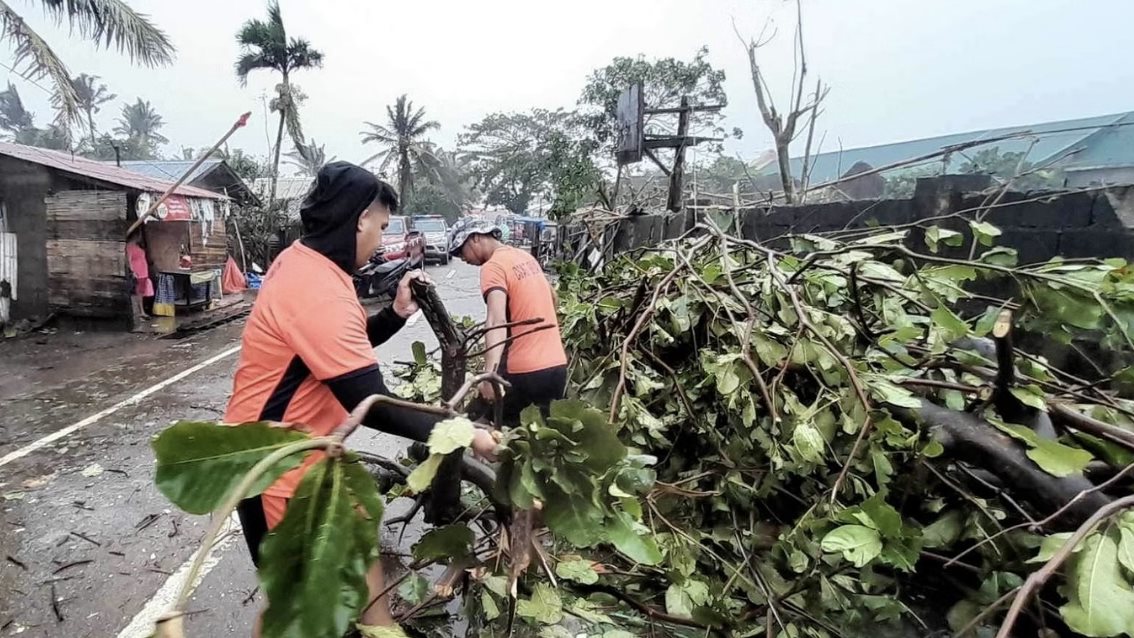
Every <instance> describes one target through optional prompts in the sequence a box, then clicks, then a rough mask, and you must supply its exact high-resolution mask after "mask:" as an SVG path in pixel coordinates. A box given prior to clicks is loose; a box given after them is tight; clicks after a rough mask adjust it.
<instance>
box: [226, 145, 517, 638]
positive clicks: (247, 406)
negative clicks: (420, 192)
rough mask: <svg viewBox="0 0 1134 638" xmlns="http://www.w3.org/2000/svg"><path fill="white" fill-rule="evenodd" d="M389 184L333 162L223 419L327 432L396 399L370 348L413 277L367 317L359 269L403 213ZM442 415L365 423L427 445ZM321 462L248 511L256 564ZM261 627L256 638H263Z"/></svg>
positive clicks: (252, 336) (377, 609)
mask: <svg viewBox="0 0 1134 638" xmlns="http://www.w3.org/2000/svg"><path fill="white" fill-rule="evenodd" d="M397 207H398V197H397V194H396V193H395V192H394V190H393V189H392V188H391V187H390V185H389V184H386V183H385V182H382V181H379V180H378V178H376V177H374V175H372V174H371V173H369V172H368V171H366V170H365V169H362V168H360V167H358V166H355V165H353V164H349V163H347V162H333V163H331V164H327V165H326V166H324V167H323V168H322V169H321V170H320V171H319V175H318V177H317V178H316V179H315V184H314V186H313V188H312V190H311V192H310V193H309V194H308V195H307V198H306V200H305V201H304V203H303V207H302V209H301V210H300V218H301V220H302V222H303V236H302V238H300V240H299V241H297V242H295V243H294V244H292V245H291V246H289V247H288V248H286V249H285V250H284V251H283V252H281V253H280V255H279V257H277V258H276V260H275V262H274V263H273V264H272V267H271V268H270V269H269V270H268V274H267V275H266V276H265V278H264V282H263V285H262V287H261V289H260V294H259V296H258V297H257V299H256V304H255V306H254V307H253V310H252V314H251V315H250V316H249V318H248V323H247V324H246V325H245V328H244V334H243V337H242V348H241V352H240V362H239V364H238V366H237V369H236V377H235V379H234V380H233V391H232V398H231V399H230V400H229V404H228V410H227V411H226V412H225V421H226V422H228V423H246V422H253V421H279V422H286V423H296V424H303V425H304V426H306V427H307V428H308V429H309V430H310V431H311V432H312V433H313V434H316V435H326V434H329V433H330V432H331V431H332V430H334V428H335V427H336V426H338V425H339V424H341V423H342V422H343V420H344V419H345V418H346V416H347V413H348V411H349V410H352V409H353V408H354V407H355V406H357V405H358V404H359V403H360V402H361V401H362V400H363V399H365V398H366V397H368V396H370V395H371V394H375V393H377V394H390V392H389V390H388V389H387V388H386V385H385V383H384V382H383V380H382V373H381V372H380V371H379V369H378V360H377V358H375V356H374V347H375V346H377V345H378V344H381V343H383V342H385V341H386V340H387V339H389V338H390V337H391V336H393V335H394V333H396V332H397V331H398V330H400V329H401V327H402V326H403V325H404V324H405V320H406V318H407V317H409V316H410V315H412V314H413V313H414V312H416V311H417V304H416V303H415V302H414V301H413V297H412V295H411V294H410V289H409V282H410V280H411V279H414V278H419V277H423V276H424V275H422V274H421V273H420V272H413V273H409V274H407V275H406V277H405V278H404V279H403V280H402V282H401V284H400V286H399V287H398V292H397V296H396V298H395V300H394V303H393V304H392V305H391V306H389V307H387V308H385V309H383V310H382V311H381V312H379V313H378V314H376V315H374V316H373V317H369V318H368V317H367V316H366V311H365V310H363V308H362V306H361V305H360V304H359V301H358V297H357V296H356V295H355V289H354V284H353V282H352V281H351V273H353V272H354V271H355V270H356V269H358V268H360V267H361V266H363V265H365V264H366V262H367V260H368V259H369V258H370V256H371V255H372V254H373V253H374V252H375V251H376V250H378V248H379V247H380V246H381V244H382V230H383V229H384V228H385V227H386V225H387V223H388V221H389V217H390V215H391V214H392V213H394V212H395V211H397ZM437 420H438V418H437V417H435V416H431V415H427V414H425V413H422V412H418V411H415V410H412V409H406V408H398V407H394V406H389V405H386V404H378V405H375V406H374V407H373V408H372V409H371V410H370V412H369V414H367V416H366V418H365V420H364V421H363V424H364V425H366V426H369V427H372V428H375V429H378V430H381V431H383V432H389V433H391V434H395V435H398V436H403V437H406V438H409V439H414V440H417V441H426V440H427V439H428V438H429V433H430V431H431V430H432V428H433V426H434V425H435V424H436V422H437ZM494 448H495V441H494V440H493V438H492V436H491V435H490V434H489V433H488V432H487V431H483V430H478V431H477V434H476V438H475V439H474V441H473V450H474V452H476V453H477V454H480V455H481V456H485V457H491V455H492V451H493V449H494ZM317 460H318V457H317V455H314V454H312V455H310V456H309V458H308V459H307V460H306V461H305V462H304V464H303V465H302V466H301V467H299V468H296V469H295V470H292V471H290V472H288V473H287V474H284V475H283V476H282V477H280V479H279V480H278V481H276V482H275V483H274V484H272V485H271V486H269V487H268V488H267V489H266V490H264V492H263V494H262V495H260V496H256V497H252V498H249V499H246V500H245V501H244V502H243V503H241V505H240V507H239V509H238V514H239V516H240V520H241V524H242V526H243V528H244V535H245V538H246V540H247V541H248V547H249V550H250V552H251V554H252V561H253V562H254V563H256V564H257V565H258V564H259V560H260V552H259V549H260V542H261V540H263V538H264V536H265V535H267V533H268V531H269V530H271V529H272V528H273V527H274V526H275V525H276V524H277V523H279V521H280V520H282V519H283V517H284V513H285V512H286V509H287V502H288V499H289V498H291V496H292V494H293V493H294V491H295V489H296V487H298V485H299V481H300V478H301V477H302V476H303V473H304V472H306V471H307V469H308V468H310V466H311V465H312V464H313V463H315V462H316V461H317ZM367 583H368V585H369V587H370V591H371V592H372V594H373V593H376V592H379V591H381V590H382V589H383V586H382V572H381V565H380V562H379V561H375V564H374V566H373V567H372V568H371V571H370V573H369V574H368V576H367ZM360 622H361V623H362V624H364V625H393V624H394V623H393V619H392V618H391V617H390V612H389V606H388V604H387V602H386V600H384V598H383V599H381V600H379V601H378V602H377V603H376V604H374V605H372V606H371V607H370V609H369V610H368V611H367V612H366V613H364V614H363V617H362V618H361V619H360ZM258 631H259V629H258V627H257V630H256V632H254V635H258Z"/></svg>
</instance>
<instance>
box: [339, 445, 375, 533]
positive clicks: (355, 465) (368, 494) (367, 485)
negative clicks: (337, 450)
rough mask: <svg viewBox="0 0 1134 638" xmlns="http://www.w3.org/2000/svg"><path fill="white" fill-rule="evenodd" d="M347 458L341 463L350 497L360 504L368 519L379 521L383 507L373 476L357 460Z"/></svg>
mask: <svg viewBox="0 0 1134 638" xmlns="http://www.w3.org/2000/svg"><path fill="white" fill-rule="evenodd" d="M348 455H349V453H348ZM348 460H349V462H346V463H343V481H345V482H346V486H347V489H348V490H350V495H351V497H352V498H353V499H354V500H356V501H358V502H359V503H361V504H362V507H363V508H364V509H365V510H366V513H367V515H369V516H370V520H372V521H374V522H375V523H378V522H381V521H382V512H383V510H384V509H385V508H384V506H383V504H382V495H381V494H379V493H378V485H376V484H375V483H374V477H373V476H371V475H370V472H367V471H366V468H365V467H363V466H362V464H361V463H359V462H358V461H356V460H353V459H350V457H349V456H348Z"/></svg>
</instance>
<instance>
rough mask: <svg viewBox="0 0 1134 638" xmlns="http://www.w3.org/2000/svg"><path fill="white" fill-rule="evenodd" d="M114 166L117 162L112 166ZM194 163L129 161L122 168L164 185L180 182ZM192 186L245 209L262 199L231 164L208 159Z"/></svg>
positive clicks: (191, 177) (197, 172) (195, 172)
mask: <svg viewBox="0 0 1134 638" xmlns="http://www.w3.org/2000/svg"><path fill="white" fill-rule="evenodd" d="M108 163H110V164H113V163H114V162H108ZM192 165H193V160H129V161H124V162H122V168H124V169H126V170H128V171H132V172H134V173H141V174H142V175H146V176H148V177H152V178H154V179H160V180H162V181H163V182H176V181H177V180H178V179H179V178H180V177H181V176H182V175H184V174H185V171H187V170H189V167H190V166H192ZM185 183H186V184H188V185H189V186H196V187H197V188H203V189H205V190H207V191H212V192H214V193H217V194H219V195H225V196H227V197H229V198H230V199H232V200H233V201H234V202H236V203H238V204H241V205H244V206H254V205H258V204H259V203H260V199H259V198H257V197H256V194H255V193H254V192H253V191H252V187H251V186H250V185H249V184H248V183H247V182H245V181H244V179H243V178H241V177H240V175H237V174H236V171H234V170H232V167H231V166H229V165H228V162H226V161H224V160H223V159H219V158H217V159H207V160H205V161H204V162H202V163H201V165H200V166H198V167H197V170H195V171H193V174H192V175H190V176H189V179H187V180H185Z"/></svg>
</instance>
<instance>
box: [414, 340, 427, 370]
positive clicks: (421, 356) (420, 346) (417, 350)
mask: <svg viewBox="0 0 1134 638" xmlns="http://www.w3.org/2000/svg"><path fill="white" fill-rule="evenodd" d="M411 348H412V349H413V362H414V363H416V364H417V365H419V366H423V365H425V364H427V363H429V358H428V357H427V356H426V354H425V344H424V343H422V342H420V341H414V342H413V346H411Z"/></svg>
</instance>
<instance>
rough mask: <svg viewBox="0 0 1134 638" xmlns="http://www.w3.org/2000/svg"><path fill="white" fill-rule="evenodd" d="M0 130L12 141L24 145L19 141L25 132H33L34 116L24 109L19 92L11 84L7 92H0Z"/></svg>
mask: <svg viewBox="0 0 1134 638" xmlns="http://www.w3.org/2000/svg"><path fill="white" fill-rule="evenodd" d="M0 129H2V130H4V131H7V132H8V133H9V134H10V135H11V136H12V139H13V140H15V141H16V142H18V143H21V144H24V143H27V142H22V141H21V140H20V138H21V136H23V135H26V132H27V131H31V130H35V114H34V113H32V112H31V111H29V110H27V109H26V108H25V107H24V101H23V99H21V98H20V92H19V91H17V90H16V87H15V86H13V85H12V83H11V82H9V83H8V90H6V91H2V92H0Z"/></svg>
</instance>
